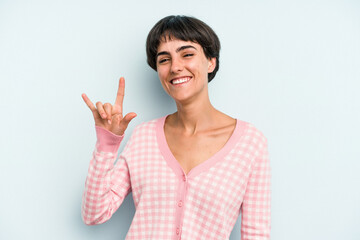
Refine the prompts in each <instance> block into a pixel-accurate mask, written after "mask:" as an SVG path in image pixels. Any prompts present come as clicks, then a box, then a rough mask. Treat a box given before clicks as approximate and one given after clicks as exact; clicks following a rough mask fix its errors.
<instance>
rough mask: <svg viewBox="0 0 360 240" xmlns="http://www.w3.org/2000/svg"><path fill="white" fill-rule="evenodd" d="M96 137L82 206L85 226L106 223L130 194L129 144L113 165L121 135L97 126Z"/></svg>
mask: <svg viewBox="0 0 360 240" xmlns="http://www.w3.org/2000/svg"><path fill="white" fill-rule="evenodd" d="M96 135H97V142H96V146H95V150H94V152H93V155H92V159H91V161H90V166H89V170H88V175H87V178H86V181H85V190H84V193H83V196H82V205H81V215H82V219H83V221H84V222H85V224H87V225H95V224H101V223H103V222H106V221H107V220H108V219H110V217H111V216H112V214H113V213H114V212H115V211H116V210H117V209H118V208H119V206H120V205H121V203H122V202H123V201H124V199H125V197H126V196H127V195H128V194H129V193H130V192H131V184H130V177H129V169H128V166H127V162H126V154H125V153H126V149H127V147H128V144H127V145H126V147H125V149H124V151H123V152H122V153H121V154H120V156H119V159H118V160H117V162H116V164H115V165H114V162H115V160H116V157H117V151H118V148H119V146H120V143H121V141H122V140H123V136H118V135H115V134H113V133H111V132H110V131H108V130H106V129H104V128H101V127H98V126H96Z"/></svg>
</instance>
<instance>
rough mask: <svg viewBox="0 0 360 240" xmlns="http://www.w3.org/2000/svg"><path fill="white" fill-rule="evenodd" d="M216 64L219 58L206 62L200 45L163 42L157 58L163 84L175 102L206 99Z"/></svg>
mask: <svg viewBox="0 0 360 240" xmlns="http://www.w3.org/2000/svg"><path fill="white" fill-rule="evenodd" d="M215 64H216V58H212V59H208V58H206V56H205V54H204V51H203V49H202V47H201V45H199V44H197V43H194V42H191V41H182V40H178V39H166V41H161V42H160V44H159V47H158V51H157V56H156V66H157V72H158V75H159V79H160V81H161V84H162V86H163V88H164V90H165V91H166V92H167V93H168V94H169V95H170V96H171V97H172V98H173V99H174V100H175V101H176V102H184V101H193V100H195V99H196V98H198V97H207V96H208V92H207V84H208V73H210V72H212V71H213V70H214V68H215Z"/></svg>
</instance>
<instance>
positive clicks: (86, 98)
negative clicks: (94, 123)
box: [81, 93, 99, 119]
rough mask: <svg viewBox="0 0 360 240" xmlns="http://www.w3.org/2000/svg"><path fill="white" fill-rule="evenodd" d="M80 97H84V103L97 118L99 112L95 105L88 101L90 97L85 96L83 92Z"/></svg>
mask: <svg viewBox="0 0 360 240" xmlns="http://www.w3.org/2000/svg"><path fill="white" fill-rule="evenodd" d="M81 96H82V98H83V99H84V102H85V103H86V105H87V106H88V107H89V108H90V110H91V112H92V113H93V116H94V118H95V119H96V118H99V113H98V111H97V110H96V107H95V106H94V104H93V103H92V102H91V101H90V99H89V98H88V97H87V96H86V94H85V93H83V94H81Z"/></svg>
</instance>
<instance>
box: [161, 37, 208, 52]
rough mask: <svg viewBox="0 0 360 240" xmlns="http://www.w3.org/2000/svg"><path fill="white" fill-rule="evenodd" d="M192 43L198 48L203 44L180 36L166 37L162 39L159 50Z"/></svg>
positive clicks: (176, 47)
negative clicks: (185, 39)
mask: <svg viewBox="0 0 360 240" xmlns="http://www.w3.org/2000/svg"><path fill="white" fill-rule="evenodd" d="M186 45H190V46H193V47H194V48H195V49H196V50H199V48H201V46H200V45H199V44H198V43H195V42H192V41H184V40H181V39H178V38H166V39H164V40H161V41H160V43H159V46H158V49H157V51H158V52H161V51H163V50H166V49H173V48H174V49H178V48H179V47H181V46H186Z"/></svg>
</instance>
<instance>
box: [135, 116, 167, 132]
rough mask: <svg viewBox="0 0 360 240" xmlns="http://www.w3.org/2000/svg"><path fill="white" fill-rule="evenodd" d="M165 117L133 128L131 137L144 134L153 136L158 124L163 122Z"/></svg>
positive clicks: (144, 122)
mask: <svg viewBox="0 0 360 240" xmlns="http://www.w3.org/2000/svg"><path fill="white" fill-rule="evenodd" d="M165 118H166V116H163V117H159V118H155V119H151V120H147V121H143V122H141V123H139V124H138V125H136V126H135V128H134V130H133V135H142V136H144V134H154V133H155V132H156V131H157V128H159V124H161V122H162V121H164V120H165Z"/></svg>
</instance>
